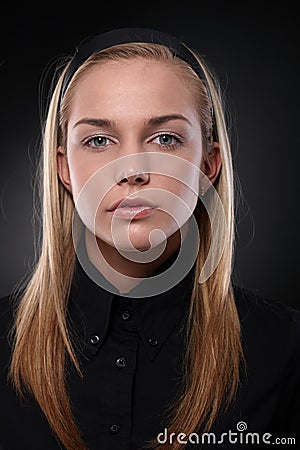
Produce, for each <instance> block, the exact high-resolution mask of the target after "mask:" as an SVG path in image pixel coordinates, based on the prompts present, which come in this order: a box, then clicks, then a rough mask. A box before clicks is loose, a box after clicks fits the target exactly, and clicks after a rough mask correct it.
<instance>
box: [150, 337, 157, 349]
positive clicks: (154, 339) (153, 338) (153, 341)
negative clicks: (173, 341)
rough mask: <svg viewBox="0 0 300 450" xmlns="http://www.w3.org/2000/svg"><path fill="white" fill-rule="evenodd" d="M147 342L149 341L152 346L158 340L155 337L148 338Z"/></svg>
mask: <svg viewBox="0 0 300 450" xmlns="http://www.w3.org/2000/svg"><path fill="white" fill-rule="evenodd" d="M148 342H149V344H150V345H153V347H154V346H155V345H157V344H158V340H157V338H156V337H152V338H150V339H149V340H148Z"/></svg>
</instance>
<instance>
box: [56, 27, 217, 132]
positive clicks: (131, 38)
mask: <svg viewBox="0 0 300 450" xmlns="http://www.w3.org/2000/svg"><path fill="white" fill-rule="evenodd" d="M133 42H145V43H152V44H161V45H164V46H166V47H168V48H169V49H170V50H171V51H172V53H173V54H174V55H175V56H177V57H178V58H180V59H182V60H183V61H185V62H186V63H188V64H189V65H190V66H191V67H192V69H193V70H194V71H195V72H196V74H197V75H198V77H199V78H200V79H201V80H202V81H203V82H204V84H205V86H206V88H207V91H208V95H209V97H210V100H211V94H210V90H209V87H208V84H207V79H206V76H205V73H204V71H203V69H202V67H201V65H200V64H199V62H198V60H197V59H196V58H195V56H194V55H193V53H192V52H191V51H190V50H189V49H188V48H187V47H186V46H185V45H184V44H182V43H181V42H180V41H179V40H178V39H177V38H176V37H174V36H171V35H168V34H166V33H163V32H161V31H157V30H151V29H147V28H119V29H115V30H111V31H107V32H105V33H102V34H99V35H97V36H93V37H90V38H88V39H87V40H85V41H84V42H83V43H82V44H81V45H79V46H78V47H77V48H76V51H75V54H74V56H73V58H72V60H71V62H70V64H69V66H68V69H67V71H66V73H65V76H64V80H63V83H62V87H61V91H60V101H61V99H62V98H63V96H64V94H65V92H66V89H67V87H68V85H69V83H70V81H71V79H72V77H73V75H74V74H75V72H76V71H77V69H78V68H79V67H80V66H81V64H82V63H83V62H84V61H86V60H87V59H88V58H89V57H90V56H91V55H92V54H93V53H95V52H98V51H101V50H104V49H106V48H110V47H113V46H115V45H119V44H128V43H133ZM59 103H60V102H59ZM211 110H212V123H213V139H214V140H217V130H216V123H215V114H214V109H213V104H212V101H211Z"/></svg>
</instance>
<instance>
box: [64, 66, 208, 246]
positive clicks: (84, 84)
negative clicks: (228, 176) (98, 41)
mask: <svg viewBox="0 0 300 450" xmlns="http://www.w3.org/2000/svg"><path fill="white" fill-rule="evenodd" d="M58 155H59V158H58V167H59V175H60V178H61V179H62V181H63V182H64V184H65V185H66V186H67V187H68V189H69V190H70V191H71V192H72V195H73V198H74V202H75V204H76V202H78V212H79V215H81V217H82V218H83V221H84V222H85V219H84V217H87V219H86V222H89V223H88V224H87V226H88V228H91V227H92V225H91V222H92V221H91V220H90V218H88V216H89V215H90V217H92V219H94V220H95V224H94V225H95V229H94V232H95V234H96V237H97V239H98V240H99V239H100V240H102V241H104V242H105V243H108V244H110V245H112V246H116V242H118V245H120V247H123V249H126V248H127V247H128V241H127V238H125V236H128V237H129V239H130V242H131V244H132V245H133V246H134V247H135V248H136V249H138V250H146V249H148V248H149V246H150V242H149V235H150V233H151V231H153V230H157V229H159V230H162V231H163V233H164V235H165V236H166V237H169V236H171V235H172V234H173V233H174V232H176V231H177V230H178V227H179V225H178V224H179V223H181V224H182V222H185V221H186V219H187V218H186V209H185V207H184V205H186V206H187V207H188V208H189V209H190V211H191V213H192V211H193V210H194V208H195V205H196V202H197V194H195V193H194V192H193V189H191V188H190V187H189V186H187V185H186V184H185V183H184V182H183V181H182V177H183V178H185V179H188V181H189V180H190V183H192V184H193V186H194V187H195V184H197V183H195V180H196V178H197V173H196V172H195V170H194V171H193V170H192V167H194V166H195V167H196V168H200V163H201V160H202V143H201V127H200V123H199V115H198V113H197V110H196V103H195V100H194V99H193V97H192V94H191V93H190V92H189V90H188V89H187V85H186V82H185V81H184V80H183V79H182V77H180V74H179V73H177V71H176V68H174V67H172V66H169V65H167V64H164V63H160V62H156V61H149V60H145V59H134V60H131V61H109V62H105V63H102V64H101V66H99V67H97V68H95V69H93V70H92V71H91V72H89V73H88V74H86V75H85V76H83V77H82V78H81V80H80V81H79V83H78V84H77V86H76V91H75V93H74V95H73V97H72V101H71V105H70V114H69V117H68V127H67V156H64V155H63V154H62V153H61V152H60V151H59V152H58ZM167 155H170V156H167ZM172 156H173V158H172ZM174 156H175V157H177V158H174ZM123 157H125V158H123ZM187 163H192V164H193V165H194V166H190V165H189V164H187ZM189 171H190V172H189ZM170 173H175V174H176V176H175V177H171V176H170ZM168 174H169V175H168ZM93 175H94V177H93ZM83 188H84V189H83ZM82 193H84V194H82ZM80 196H81V199H84V201H81V202H80V201H79V199H80ZM128 196H130V197H131V203H128V204H126V203H123V204H122V202H121V203H120V205H119V207H118V203H119V202H120V201H122V200H123V199H124V198H125V199H126V198H127V197H128ZM135 198H136V200H135ZM137 198H139V200H138V199H137ZM95 202H96V203H95ZM95 205H96V207H95ZM116 206H117V207H116ZM81 213H82V214H81ZM180 216H181V217H180ZM183 216H184V217H183ZM112 225H113V226H112Z"/></svg>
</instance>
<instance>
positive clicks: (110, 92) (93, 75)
mask: <svg viewBox="0 0 300 450" xmlns="http://www.w3.org/2000/svg"><path fill="white" fill-rule="evenodd" d="M170 111H172V112H178V113H182V114H183V113H185V114H187V113H188V111H189V112H190V114H195V113H196V101H195V99H194V96H193V95H192V91H191V88H190V86H189V84H188V82H187V80H186V79H185V77H183V76H182V73H181V72H180V70H179V69H178V68H177V67H176V66H175V65H173V64H170V63H165V62H159V61H152V60H148V59H142V58H136V59H133V60H129V61H123V60H122V61H106V62H103V63H101V64H99V65H98V66H96V67H93V69H92V70H90V71H89V72H87V73H85V74H84V75H83V76H82V77H81V79H80V80H79V81H78V83H77V84H76V88H75V89H74V91H73V95H72V100H71V105H70V120H71V121H72V120H77V119H78V116H81V117H82V116H90V115H91V114H92V115H97V114H98V115H99V114H100V115H101V116H103V114H105V116H106V117H107V118H112V119H118V117H116V116H118V115H120V117H121V116H122V115H123V116H124V114H126V116H127V117H130V116H135V117H136V116H137V115H140V116H151V115H154V114H158V113H159V114H163V113H166V112H167V113H169V112H170Z"/></svg>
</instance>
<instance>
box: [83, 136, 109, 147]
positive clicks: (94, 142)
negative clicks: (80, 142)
mask: <svg viewBox="0 0 300 450" xmlns="http://www.w3.org/2000/svg"><path fill="white" fill-rule="evenodd" d="M111 143H112V141H111V140H110V139H108V138H107V137H105V136H94V137H92V138H89V139H87V140H86V141H85V142H84V145H86V146H87V147H94V148H99V147H105V146H107V145H108V144H111Z"/></svg>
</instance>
